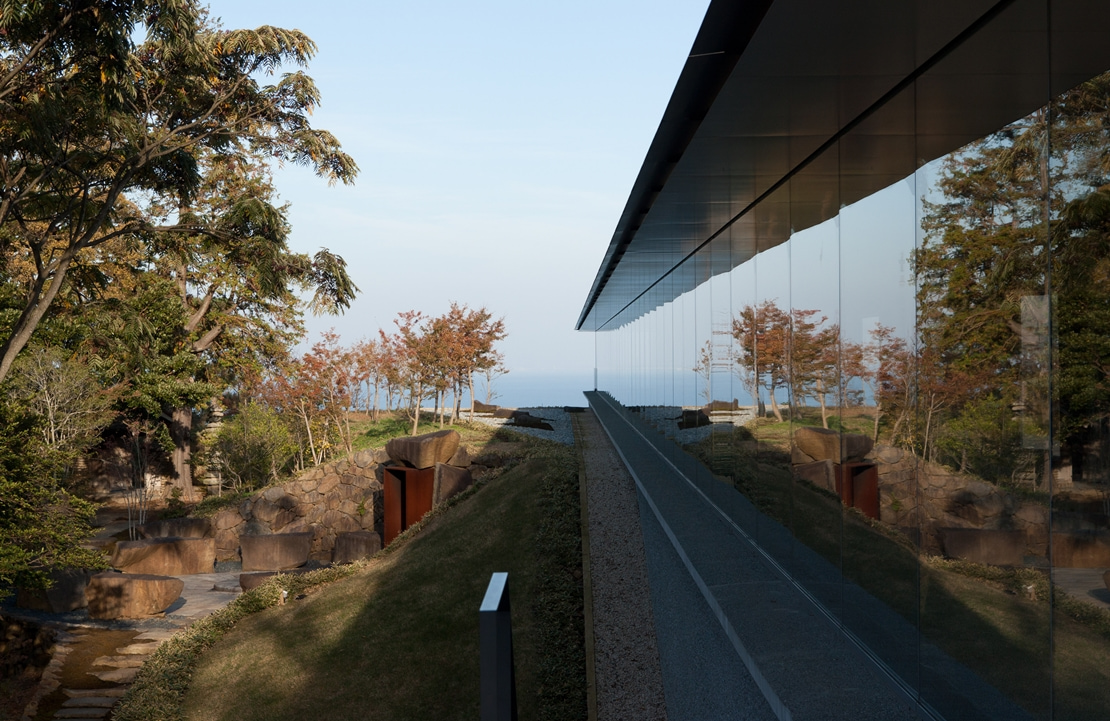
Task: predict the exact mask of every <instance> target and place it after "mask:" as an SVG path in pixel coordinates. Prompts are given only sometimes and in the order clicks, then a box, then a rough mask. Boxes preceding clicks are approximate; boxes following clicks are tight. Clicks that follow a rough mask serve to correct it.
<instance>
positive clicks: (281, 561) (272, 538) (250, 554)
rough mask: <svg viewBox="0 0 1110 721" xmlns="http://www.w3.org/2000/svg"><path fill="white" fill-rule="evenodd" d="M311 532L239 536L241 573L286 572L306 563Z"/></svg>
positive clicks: (310, 543)
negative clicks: (241, 560)
mask: <svg viewBox="0 0 1110 721" xmlns="http://www.w3.org/2000/svg"><path fill="white" fill-rule="evenodd" d="M312 537H313V534H312V533H311V532H304V533H273V534H270V535H267V536H240V538H239V548H240V550H241V552H242V554H243V571H288V570H290V569H294V568H300V567H301V566H303V565H305V564H306V563H308V554H309V553H310V552H311V551H312Z"/></svg>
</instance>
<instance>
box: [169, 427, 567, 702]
mask: <svg viewBox="0 0 1110 721" xmlns="http://www.w3.org/2000/svg"><path fill="white" fill-rule="evenodd" d="M542 448H543V449H544V450H542V451H541V452H538V453H537V454H536V455H535V456H534V457H533V458H532V459H531V460H528V461H526V462H524V463H523V464H521V465H520V466H517V467H516V468H514V469H512V470H510V471H508V472H506V473H505V474H504V475H502V476H500V477H499V478H496V479H494V480H493V481H491V482H490V483H489V484H488V485H486V486H485V487H484V488H482V489H481V490H480V491H478V493H476V494H475V495H474V496H473V497H471V498H470V499H468V500H467V501H466V502H464V503H460V504H459V505H457V506H456V507H455V508H453V509H451V511H449V512H448V513H445V514H443V515H442V516H441V517H438V518H436V519H434V520H433V521H432V523H431V524H429V526H428V528H426V529H424V530H423V531H422V532H421V533H419V534H418V535H416V536H415V537H414V538H412V539H410V540H409V541H408V542H407V543H404V544H403V545H402V546H401V547H399V548H398V549H397V550H396V551H395V552H393V553H390V554H386V555H385V556H384V557H382V558H380V559H379V560H378V561H377V562H375V563H374V564H372V565H371V566H370V567H369V568H368V569H367V570H366V571H363V572H361V573H358V574H357V575H355V576H353V577H351V578H348V579H345V580H343V581H340V582H337V583H335V584H333V585H332V586H330V587H327V588H325V589H324V590H322V591H320V592H319V593H315V594H312V595H309V596H308V597H307V598H305V599H304V600H301V601H296V602H294V603H291V604H289V605H286V606H284V607H279V608H273V609H270V610H267V611H264V612H262V613H259V614H257V615H255V616H252V617H250V618H248V619H246V620H244V621H243V622H241V623H240V625H239V626H238V627H237V628H236V629H235V630H234V631H233V632H231V633H230V634H228V636H226V637H225V638H224V640H222V641H221V642H220V643H219V644H217V645H216V646H214V647H213V648H212V649H211V650H209V651H208V652H207V653H206V654H205V655H204V656H203V658H202V659H201V663H200V664H199V666H198V668H197V671H196V674H195V676H194V678H193V681H192V683H191V685H190V689H189V693H188V696H187V700H186V709H187V716H188V717H189V718H197V719H220V718H226V719H266V720H267V721H270V720H274V719H277V720H280V719H305V718H329V719H347V718H350V719H378V718H380V719H425V718H429V719H452V718H459V719H463V718H466V719H471V718H475V717H476V716H477V715H478V681H479V674H478V632H477V629H478V606H479V604H480V602H481V599H482V595H483V593H484V591H485V586H486V584H487V583H488V581H489V577H490V574H491V573H492V572H494V571H508V572H509V578H510V588H511V593H512V599H513V617H514V618H513V624H514V644H515V647H516V659H517V680H518V689H519V699H520V706H521V717H522V718H557V719H564V718H580V717H582V716H584V710H585V681H584V675H585V671H584V653H583V651H582V642H583V641H582V628H581V616H580V613H581V586H580V582H579V580H578V579H577V578H576V575H578V576H580V573H577V574H576V573H575V572H576V571H578V570H579V569H580V563H581V559H580V557H579V546H578V544H579V540H578V535H577V534H578V508H577V478H576V469H575V466H574V463H575V462H574V458H573V455H572V453H571V450H570V449H563V448H555V447H553V445H552V444H543V446H542Z"/></svg>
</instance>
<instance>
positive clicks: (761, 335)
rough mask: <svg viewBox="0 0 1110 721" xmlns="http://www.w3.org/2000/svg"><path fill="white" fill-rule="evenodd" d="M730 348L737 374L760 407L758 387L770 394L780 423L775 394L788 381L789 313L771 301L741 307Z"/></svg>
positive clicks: (773, 410)
mask: <svg viewBox="0 0 1110 721" xmlns="http://www.w3.org/2000/svg"><path fill="white" fill-rule="evenodd" d="M732 337H733V339H734V341H735V343H734V344H733V347H734V348H735V353H736V363H737V364H738V366H739V370H740V374H741V377H742V379H743V381H744V382H745V384H746V385H747V386H748V390H749V392H750V393H751V395H752V398H754V399H755V400H756V402H757V404H758V405H759V406H760V409H761V410H762V405H763V400H762V394H761V393H760V389H761V388H765V389H766V390H767V394H768V395H769V396H770V401H771V411H772V412H773V413H774V414H775V419H776V420H778V421H779V422H782V420H783V418H782V411H781V410H780V409H779V405H778V399H777V398H776V394H777V392H778V390H779V389H780V388H788V387H789V383H790V363H789V337H790V316H789V315H788V314H787V313H786V312H785V311H783V310H782V309H780V308H779V307H778V306H777V305H776V304H775V302H774V301H773V300H766V301H763V302H762V303H760V304H759V305H758V306H753V305H748V306H744V308H742V309H741V310H740V312H739V313H737V315H736V316H735V317H734V318H733V319H732Z"/></svg>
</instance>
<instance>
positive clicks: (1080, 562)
mask: <svg viewBox="0 0 1110 721" xmlns="http://www.w3.org/2000/svg"><path fill="white" fill-rule="evenodd" d="M1052 565H1053V566H1057V567H1061V568H1106V567H1108V566H1110V533H1107V532H1106V531H1075V532H1072V533H1055V532H1054V533H1053V534H1052Z"/></svg>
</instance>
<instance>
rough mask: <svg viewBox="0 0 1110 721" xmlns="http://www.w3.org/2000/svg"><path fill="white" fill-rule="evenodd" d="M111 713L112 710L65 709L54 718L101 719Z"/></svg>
mask: <svg viewBox="0 0 1110 721" xmlns="http://www.w3.org/2000/svg"><path fill="white" fill-rule="evenodd" d="M111 712H112V709H111V708H63V709H60V710H59V711H57V712H56V713H55V714H54V718H64V719H101V718H104V717H105V716H107V715H108V714H109V713H111Z"/></svg>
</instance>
